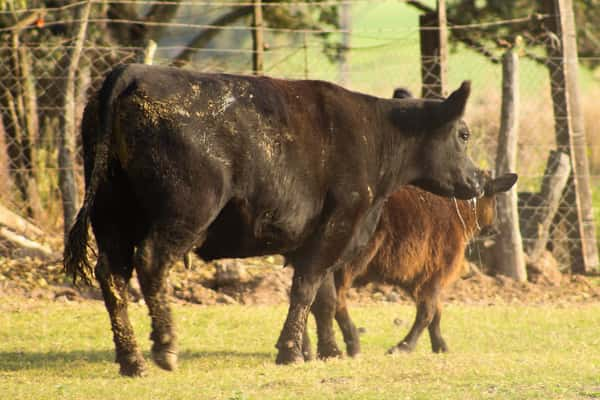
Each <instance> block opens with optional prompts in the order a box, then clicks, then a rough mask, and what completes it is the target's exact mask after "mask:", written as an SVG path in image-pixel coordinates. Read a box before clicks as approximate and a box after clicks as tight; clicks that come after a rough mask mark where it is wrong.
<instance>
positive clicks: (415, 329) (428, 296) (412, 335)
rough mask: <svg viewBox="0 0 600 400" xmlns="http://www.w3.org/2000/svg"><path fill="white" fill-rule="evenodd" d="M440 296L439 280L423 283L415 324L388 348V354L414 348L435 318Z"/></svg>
mask: <svg viewBox="0 0 600 400" xmlns="http://www.w3.org/2000/svg"><path fill="white" fill-rule="evenodd" d="M438 296H439V285H438V283H437V282H435V281H433V282H432V281H430V282H428V283H426V284H425V285H423V287H422V288H421V290H420V293H419V296H418V297H417V298H416V303H417V315H416V317H415V322H414V323H413V326H412V327H411V329H410V331H409V332H408V334H407V335H406V337H405V338H404V339H402V341H400V342H399V343H398V344H397V345H396V346H394V347H392V348H391V349H389V350H388V354H393V353H398V352H406V353H409V352H411V351H413V350H414V348H415V346H416V345H417V342H418V340H419V337H420V336H421V333H423V330H424V329H425V328H426V327H428V326H429V325H430V324H431V322H432V321H433V319H434V316H435V314H436V305H437V302H438Z"/></svg>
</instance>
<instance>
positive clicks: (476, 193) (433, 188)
mask: <svg viewBox="0 0 600 400" xmlns="http://www.w3.org/2000/svg"><path fill="white" fill-rule="evenodd" d="M411 185H414V186H417V187H419V188H421V189H423V190H426V191H428V192H431V193H433V194H436V195H438V196H442V197H456V198H457V199H459V200H469V199H472V198H474V197H477V198H479V197H481V196H483V189H482V188H481V187H479V186H478V187H470V186H468V185H465V184H458V185H456V186H454V187H451V186H447V185H442V184H441V183H440V182H438V181H434V180H430V179H418V180H416V181H413V182H411Z"/></svg>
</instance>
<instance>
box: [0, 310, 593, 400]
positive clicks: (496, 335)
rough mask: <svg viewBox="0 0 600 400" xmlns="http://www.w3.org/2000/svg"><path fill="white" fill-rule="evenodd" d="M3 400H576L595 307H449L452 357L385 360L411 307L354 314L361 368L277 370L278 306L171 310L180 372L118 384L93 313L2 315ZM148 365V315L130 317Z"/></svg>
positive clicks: (588, 369)
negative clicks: (362, 330)
mask: <svg viewBox="0 0 600 400" xmlns="http://www.w3.org/2000/svg"><path fill="white" fill-rule="evenodd" d="M3 308H4V312H2V313H0V393H2V398H5V399H36V400H41V399H58V398H60V399H117V398H118V399H166V398H168V399H269V398H289V399H292V398H302V399H316V398H323V399H331V398H340V399H386V398H389V399H403V398H410V399H488V398H490V399H493V398H496V399H523V398H527V399H576V398H598V397H600V337H599V336H598V326H600V305H592V306H582V305H579V306H572V307H571V308H557V307H552V306H544V307H515V306H511V307H509V306H490V307H485V306H464V305H453V306H449V307H448V309H447V311H446V314H445V318H444V322H443V329H444V331H445V334H446V335H445V336H446V339H447V341H448V343H449V345H450V348H451V350H452V352H451V353H449V354H446V355H434V354H431V353H430V351H429V344H428V339H427V338H426V337H424V338H423V340H422V341H421V343H420V345H419V347H418V348H417V351H416V352H415V353H414V354H412V355H403V356H395V357H390V356H385V355H384V352H385V350H386V349H387V348H388V347H390V346H391V345H392V344H394V343H395V342H396V341H397V340H399V339H400V338H401V335H403V334H404V333H405V330H406V327H398V326H396V325H395V324H394V323H393V322H392V321H393V320H394V318H397V317H400V318H402V319H403V320H404V321H407V322H408V321H410V320H411V318H412V315H413V309H412V307H409V306H392V305H381V306H368V307H354V315H355V320H356V322H357V323H358V325H359V326H363V327H365V328H366V329H367V332H366V333H365V334H364V335H363V337H362V342H363V355H362V357H360V358H359V359H356V360H351V359H343V360H334V361H329V362H321V361H318V362H312V363H307V364H304V365H296V366H287V367H280V366H276V365H274V362H273V360H274V357H275V349H274V348H273V344H274V342H275V340H276V336H277V335H278V333H279V329H280V327H281V324H282V322H283V319H284V314H285V311H286V309H285V307H283V306H280V307H258V306H255V307H243V306H218V307H208V308H206V307H197V306H177V307H175V313H176V318H177V322H178V328H179V336H180V349H181V350H180V353H181V354H180V367H179V369H178V370H177V371H176V372H172V373H169V372H165V371H162V370H159V369H158V368H156V367H155V366H153V365H152V366H151V367H150V370H149V376H148V377H146V378H142V379H128V378H121V377H119V376H118V374H117V366H116V364H114V363H113V362H112V359H113V348H112V340H111V337H112V336H111V335H110V334H109V328H108V318H107V315H106V313H105V311H104V309H103V307H102V305H101V304H100V303H99V302H95V303H83V304H56V303H53V304H39V303H35V304H33V305H28V306H26V307H25V306H24V307H21V308H19V307H14V306H10V305H9V306H7V305H6V303H5V304H4V306H3ZM131 314H132V319H133V324H134V326H135V329H136V332H137V335H138V339H139V341H140V343H141V346H142V347H143V349H144V351H145V354H146V356H147V350H148V348H149V341H148V340H147V338H148V334H149V331H148V320H147V317H146V309H145V307H142V306H139V305H134V306H132V309H131Z"/></svg>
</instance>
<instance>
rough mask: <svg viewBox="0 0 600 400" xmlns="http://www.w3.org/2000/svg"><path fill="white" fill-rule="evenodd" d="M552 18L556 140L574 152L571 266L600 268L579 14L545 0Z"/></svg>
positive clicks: (565, 1)
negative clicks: (581, 71)
mask: <svg viewBox="0 0 600 400" xmlns="http://www.w3.org/2000/svg"><path fill="white" fill-rule="evenodd" d="M544 6H545V7H546V11H547V12H549V13H550V14H551V15H553V17H552V18H550V19H548V20H547V21H548V22H549V28H550V31H551V32H550V33H549V34H548V42H547V46H546V47H547V50H548V70H549V73H550V80H551V90H552V101H553V109H554V124H555V129H556V144H557V148H558V150H559V151H562V152H564V153H566V154H568V155H569V156H570V158H571V165H572V173H571V177H570V178H569V181H568V183H567V188H566V190H565V193H564V195H563V204H562V206H561V208H563V207H564V209H565V210H568V211H567V215H566V217H565V218H566V219H567V222H568V223H569V225H570V226H572V227H574V228H575V229H569V233H568V236H569V253H570V258H571V271H572V272H574V273H585V272H588V271H591V270H592V269H597V268H598V264H599V262H598V249H597V247H596V234H595V226H594V218H593V209H592V192H591V188H590V181H589V178H590V176H589V166H588V159H587V153H586V151H587V145H586V140H585V131H584V123H583V110H582V108H581V103H580V99H579V97H580V96H579V77H578V65H579V63H578V58H577V41H576V31H575V19H574V16H573V2H572V0H545V1H544Z"/></svg>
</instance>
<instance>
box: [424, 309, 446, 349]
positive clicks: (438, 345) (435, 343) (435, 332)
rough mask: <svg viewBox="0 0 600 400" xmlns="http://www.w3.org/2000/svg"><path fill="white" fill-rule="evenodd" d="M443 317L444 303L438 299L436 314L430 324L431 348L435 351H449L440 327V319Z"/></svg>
mask: <svg viewBox="0 0 600 400" xmlns="http://www.w3.org/2000/svg"><path fill="white" fill-rule="evenodd" d="M441 319H442V304H441V302H439V301H438V303H437V305H436V309H435V314H434V315H433V319H432V320H431V323H430V324H429V327H428V329H429V339H431V350H432V351H433V352H434V353H446V352H447V351H448V346H447V345H446V341H445V340H444V338H443V337H442V332H441V329H440V320H441Z"/></svg>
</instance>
